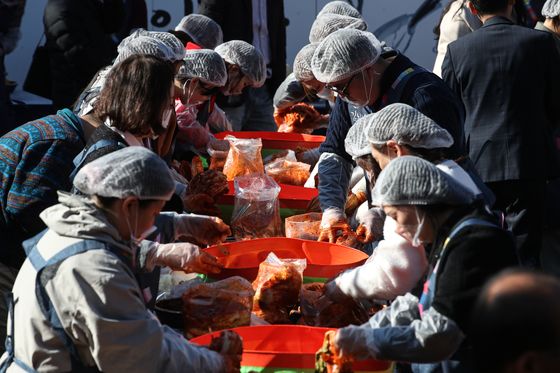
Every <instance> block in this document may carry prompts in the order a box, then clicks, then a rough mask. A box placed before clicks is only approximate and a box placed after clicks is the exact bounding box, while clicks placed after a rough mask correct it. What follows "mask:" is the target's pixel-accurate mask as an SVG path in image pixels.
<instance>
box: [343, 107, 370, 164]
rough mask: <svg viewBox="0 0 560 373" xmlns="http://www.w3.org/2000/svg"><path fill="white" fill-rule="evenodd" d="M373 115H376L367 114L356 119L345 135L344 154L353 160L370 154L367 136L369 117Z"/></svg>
mask: <svg viewBox="0 0 560 373" xmlns="http://www.w3.org/2000/svg"><path fill="white" fill-rule="evenodd" d="M373 115H376V114H375V113H374V114H369V115H366V116H365V117H362V118H360V119H358V121H356V123H354V125H353V126H352V127H350V130H348V133H347V134H346V139H345V140H344V147H345V149H346V153H348V154H349V155H350V156H351V157H352V159H354V160H356V159H357V158H359V157H363V156H364V155H367V154H371V145H370V144H369V141H368V137H367V134H368V132H369V117H371V116H373Z"/></svg>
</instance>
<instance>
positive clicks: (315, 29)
mask: <svg viewBox="0 0 560 373" xmlns="http://www.w3.org/2000/svg"><path fill="white" fill-rule="evenodd" d="M341 29H355V30H362V31H365V30H367V23H366V22H365V21H364V20H363V19H361V18H354V17H349V16H343V15H340V14H332V13H326V14H323V15H321V16H319V17H317V18H316V19H315V21H314V22H313V25H311V31H309V42H310V43H320V42H322V41H323V40H324V39H325V38H326V37H327V36H329V35H330V34H332V33H333V32H335V31H337V30H341Z"/></svg>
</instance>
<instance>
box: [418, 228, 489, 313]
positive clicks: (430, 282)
mask: <svg viewBox="0 0 560 373" xmlns="http://www.w3.org/2000/svg"><path fill="white" fill-rule="evenodd" d="M474 226H479V227H494V228H498V229H499V228H500V227H499V226H498V225H496V224H495V223H491V222H489V221H486V220H483V219H479V218H469V219H465V220H464V221H462V222H461V223H459V224H458V225H457V226H455V228H453V230H452V231H451V232H450V233H449V234H448V235H447V238H446V239H445V241H444V243H443V245H442V248H441V250H440V251H439V253H437V254H436V255H438V256H439V257H438V260H437V262H436V264H435V266H434V269H433V270H432V273H431V274H430V275H429V277H428V279H427V280H426V282H425V283H424V287H423V289H422V295H421V297H420V301H419V302H418V308H419V310H420V314H422V312H424V311H425V310H427V309H428V308H430V307H431V305H432V302H433V300H434V296H435V289H436V278H437V273H438V270H439V264H440V261H441V258H442V256H443V253H444V252H445V249H446V248H447V246H448V245H449V242H450V241H451V240H452V239H453V238H454V237H455V236H457V235H458V234H459V233H460V232H461V231H462V230H463V229H465V228H467V227H474Z"/></svg>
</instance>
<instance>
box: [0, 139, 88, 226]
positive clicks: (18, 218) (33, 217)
mask: <svg viewBox="0 0 560 373" xmlns="http://www.w3.org/2000/svg"><path fill="white" fill-rule="evenodd" d="M76 153H77V149H76V147H74V146H72V145H71V144H68V143H61V142H60V141H58V140H57V141H37V142H34V143H33V144H31V145H29V146H27V147H26V148H25V149H24V151H23V158H22V159H21V160H20V162H19V163H18V164H17V166H16V169H15V170H14V172H15V174H14V182H13V183H12V185H11V187H10V189H9V191H7V192H8V193H7V206H6V211H5V213H6V215H7V216H8V217H9V218H10V220H12V221H13V222H15V223H16V224H18V225H19V226H20V227H21V228H22V229H23V230H25V231H27V232H29V233H31V234H36V233H39V232H40V231H41V230H43V229H44V228H45V224H44V223H43V221H42V220H41V219H40V218H39V213H40V212H41V211H43V210H44V209H46V208H47V207H50V206H52V205H55V204H56V203H58V195H57V193H56V192H57V190H63V191H69V190H70V186H71V185H70V179H69V175H70V172H71V171H72V168H73V166H74V165H73V164H72V162H71V161H70V162H68V159H70V160H71V159H73V158H74V156H75V154H76Z"/></svg>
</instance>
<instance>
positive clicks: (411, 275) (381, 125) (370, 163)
mask: <svg viewBox="0 0 560 373" xmlns="http://www.w3.org/2000/svg"><path fill="white" fill-rule="evenodd" d="M452 143H453V138H452V137H451V135H450V134H449V132H447V131H446V130H445V129H443V128H441V127H440V126H438V125H437V124H436V123H435V122H434V121H433V120H431V119H430V118H428V117H427V116H425V115H424V114H422V113H420V112H419V111H418V110H416V109H414V108H413V107H411V106H408V105H406V104H399V103H397V104H391V105H388V106H386V107H385V108H383V109H381V110H380V111H379V112H378V113H375V114H369V115H366V116H364V117H362V118H360V119H359V120H358V121H357V122H356V124H355V125H354V126H352V127H351V128H350V130H349V131H348V135H347V136H346V140H345V146H346V151H347V152H348V154H350V155H351V156H352V159H354V161H355V162H356V163H357V164H358V166H360V167H362V168H363V169H364V170H365V172H366V178H367V181H368V183H367V184H368V186H367V189H368V193H369V191H370V190H371V186H370V185H375V177H376V176H377V172H376V171H375V167H376V166H377V165H379V167H380V168H381V169H384V168H385V167H386V166H387V165H388V164H389V162H390V161H391V160H392V159H395V158H397V157H400V156H404V155H415V156H418V157H421V158H423V159H425V160H427V161H429V162H432V163H434V164H436V166H437V167H438V168H439V169H440V170H441V171H443V172H445V173H446V174H448V175H449V176H451V177H452V178H453V179H454V180H455V181H456V182H458V183H460V184H461V185H462V186H463V187H465V188H466V189H467V190H469V191H470V192H472V193H473V195H474V196H476V197H477V198H480V197H481V192H480V189H479V188H478V187H477V186H476V184H475V183H474V182H473V181H472V179H471V178H470V176H469V175H468V174H467V173H466V172H465V171H464V170H463V169H462V168H461V167H460V166H459V165H458V164H457V163H455V162H454V161H452V160H449V159H445V157H444V152H443V150H444V149H446V148H449V147H450V146H451V144H452ZM369 201H370V202H369V203H366V204H365V205H364V206H360V208H359V209H358V212H357V214H356V220H357V223H359V224H361V225H362V227H363V231H364V233H363V234H364V236H365V237H364V241H366V242H370V241H373V240H379V239H380V238H382V240H381V241H380V242H379V243H378V245H377V247H376V248H375V250H374V251H373V254H372V256H371V257H370V258H369V259H368V261H367V263H366V264H364V265H362V266H360V267H357V268H354V269H352V270H349V271H346V272H344V273H342V274H341V275H340V276H338V277H336V278H335V279H334V280H333V281H331V282H329V284H328V286H327V294H328V296H329V297H330V298H331V299H333V300H336V299H337V298H342V297H343V296H350V297H353V298H357V299H363V298H367V299H378V300H393V299H395V298H396V297H397V296H399V295H403V294H405V293H407V292H411V291H413V289H414V288H415V286H416V285H417V284H418V282H419V281H420V280H421V279H422V277H423V276H424V275H425V273H426V270H427V268H428V263H427V261H426V253H425V251H424V247H423V246H422V245H414V244H413V243H411V242H409V241H407V240H406V239H404V238H403V237H401V236H400V235H399V234H398V233H397V232H395V229H396V222H395V220H394V219H392V218H391V217H390V216H387V217H386V216H385V214H384V212H383V209H382V208H380V207H374V206H371V198H369ZM369 207H371V208H369ZM368 208H369V209H368Z"/></svg>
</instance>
